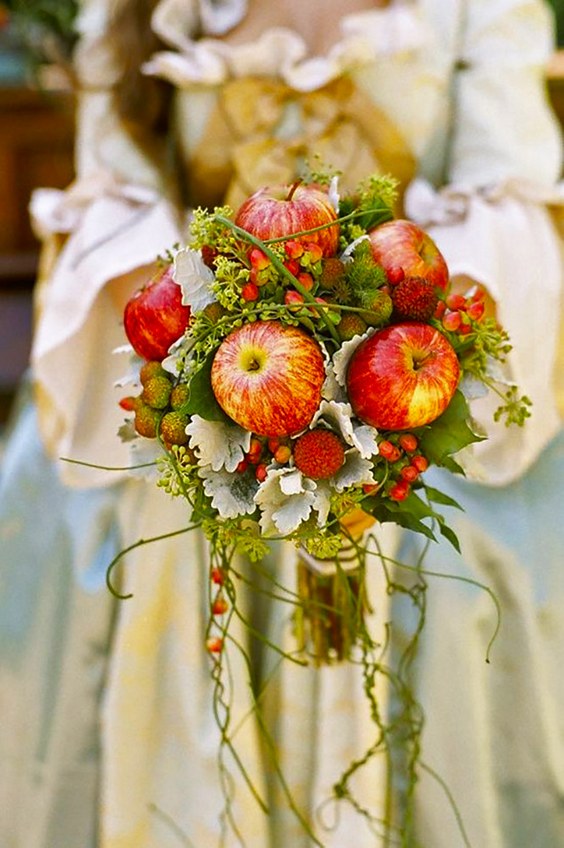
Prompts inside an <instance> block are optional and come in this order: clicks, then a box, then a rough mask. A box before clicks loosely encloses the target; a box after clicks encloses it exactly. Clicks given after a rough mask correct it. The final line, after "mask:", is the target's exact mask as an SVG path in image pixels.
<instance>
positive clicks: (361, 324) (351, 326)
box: [337, 312, 367, 342]
mask: <svg viewBox="0 0 564 848" xmlns="http://www.w3.org/2000/svg"><path fill="white" fill-rule="evenodd" d="M366 327H367V324H366V321H364V320H363V319H362V318H361V317H360V315H359V314H358V313H357V312H346V313H345V314H344V315H343V317H342V318H341V320H340V321H339V323H338V324H337V333H338V334H339V338H340V339H341V341H343V342H346V341H349V340H350V339H353V338H354V337H355V336H362V334H363V333H365V332H366Z"/></svg>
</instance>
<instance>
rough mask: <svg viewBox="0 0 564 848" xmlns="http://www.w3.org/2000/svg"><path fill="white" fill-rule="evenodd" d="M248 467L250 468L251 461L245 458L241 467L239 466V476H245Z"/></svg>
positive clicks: (240, 464) (237, 469)
mask: <svg viewBox="0 0 564 848" xmlns="http://www.w3.org/2000/svg"><path fill="white" fill-rule="evenodd" d="M248 467H249V460H248V459H247V457H245V459H242V460H241V462H240V463H239V465H238V466H237V468H236V469H235V471H236V472H237V473H238V474H243V472H245V471H246V470H247V468H248Z"/></svg>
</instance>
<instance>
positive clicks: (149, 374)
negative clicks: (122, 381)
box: [139, 360, 166, 386]
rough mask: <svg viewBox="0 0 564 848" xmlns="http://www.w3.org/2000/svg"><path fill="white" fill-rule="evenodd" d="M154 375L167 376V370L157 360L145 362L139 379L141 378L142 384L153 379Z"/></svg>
mask: <svg viewBox="0 0 564 848" xmlns="http://www.w3.org/2000/svg"><path fill="white" fill-rule="evenodd" d="M153 377H166V371H165V370H164V368H163V366H162V365H161V363H160V362H158V361H156V360H151V361H150V362H145V363H144V364H143V365H142V366H141V370H140V371H139V379H140V380H141V384H142V385H143V386H144V385H145V383H146V382H147V381H148V380H151V379H152V378H153Z"/></svg>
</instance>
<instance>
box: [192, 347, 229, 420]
mask: <svg viewBox="0 0 564 848" xmlns="http://www.w3.org/2000/svg"><path fill="white" fill-rule="evenodd" d="M213 357H214V354H211V355H210V356H208V358H207V359H206V360H205V362H204V364H203V365H202V367H201V368H200V369H199V370H198V371H196V373H195V374H194V376H193V377H192V379H191V380H190V384H189V386H190V397H189V398H188V401H187V402H186V404H185V405H183V409H184V410H185V411H186V412H187V413H188V415H201V416H202V418H205V419H206V421H225V422H231V419H230V418H229V416H227V415H226V414H225V412H224V411H223V409H222V408H221V406H220V405H219V404H218V402H217V400H216V398H215V395H214V393H213V391H212V387H211V368H212V363H213ZM231 423H232V422H231Z"/></svg>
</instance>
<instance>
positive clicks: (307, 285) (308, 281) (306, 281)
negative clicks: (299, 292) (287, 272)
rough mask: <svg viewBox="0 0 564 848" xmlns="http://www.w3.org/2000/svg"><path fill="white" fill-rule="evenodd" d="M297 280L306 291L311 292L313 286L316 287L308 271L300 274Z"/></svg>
mask: <svg viewBox="0 0 564 848" xmlns="http://www.w3.org/2000/svg"><path fill="white" fill-rule="evenodd" d="M296 279H297V280H298V282H299V283H300V285H301V286H302V288H304V289H305V290H306V291H311V290H312V288H313V286H314V285H315V280H314V279H313V277H312V276H311V274H308V273H307V271H302V272H301V273H299V274H298V275H297V278H296Z"/></svg>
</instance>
